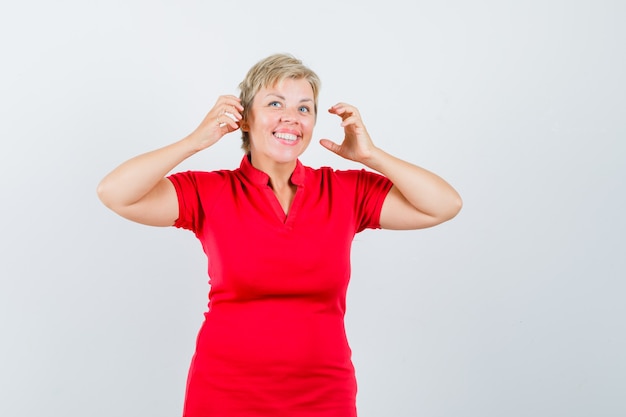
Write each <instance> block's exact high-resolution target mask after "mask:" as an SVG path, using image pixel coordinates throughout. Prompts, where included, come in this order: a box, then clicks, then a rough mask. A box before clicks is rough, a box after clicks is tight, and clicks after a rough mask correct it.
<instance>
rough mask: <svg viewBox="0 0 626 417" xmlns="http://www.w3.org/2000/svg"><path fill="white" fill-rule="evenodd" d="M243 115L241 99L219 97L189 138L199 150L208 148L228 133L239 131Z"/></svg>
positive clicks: (225, 96)
mask: <svg viewBox="0 0 626 417" xmlns="http://www.w3.org/2000/svg"><path fill="white" fill-rule="evenodd" d="M242 113H243V106H242V105H241V102H240V100H239V97H236V96H233V95H223V96H219V97H218V99H217V101H216V102H215V105H214V106H213V108H212V109H211V110H210V111H209V113H207V115H206V116H205V118H204V120H202V122H201V123H200V125H199V126H198V127H197V128H196V129H195V130H194V131H193V132H192V133H191V134H190V135H189V137H188V138H189V140H192V141H193V143H194V144H195V146H196V147H197V150H202V149H205V148H208V147H209V146H211V145H213V144H215V143H216V142H217V141H219V140H220V139H221V138H222V137H223V136H224V135H226V134H227V133H231V132H234V131H235V130H237V129H239V127H240V124H241V119H242V117H243V116H242Z"/></svg>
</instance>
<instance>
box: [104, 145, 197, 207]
mask: <svg viewBox="0 0 626 417" xmlns="http://www.w3.org/2000/svg"><path fill="white" fill-rule="evenodd" d="M196 152H197V150H196V149H195V148H194V147H193V146H192V144H191V141H189V140H187V138H185V139H182V140H180V141H178V142H175V143H172V144H171V145H168V146H165V147H163V148H159V149H156V150H154V151H151V152H147V153H144V154H141V155H138V156H136V157H134V158H131V159H129V160H128V161H126V162H124V163H122V164H121V165H119V166H118V167H117V168H115V169H114V170H113V171H111V172H110V173H109V174H108V175H107V176H105V177H104V178H103V179H102V181H100V183H99V184H98V189H97V192H98V197H99V198H100V200H101V201H102V202H103V203H104V204H105V205H106V206H107V207H110V208H114V207H125V206H130V205H132V204H134V203H136V202H137V201H139V200H140V199H141V198H142V197H144V196H145V195H146V194H148V193H149V192H150V191H151V190H152V189H153V188H154V187H155V186H156V185H157V184H158V183H159V181H161V180H162V179H163V177H165V176H166V175H167V174H168V173H169V172H170V171H171V170H172V169H173V168H174V167H176V166H177V165H178V164H180V163H181V162H182V161H184V160H185V159H187V158H189V157H190V156H192V155H193V154H195V153H196Z"/></svg>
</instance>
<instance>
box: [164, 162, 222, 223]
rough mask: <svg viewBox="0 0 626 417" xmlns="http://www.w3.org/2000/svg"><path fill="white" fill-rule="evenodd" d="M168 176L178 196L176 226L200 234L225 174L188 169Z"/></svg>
mask: <svg viewBox="0 0 626 417" xmlns="http://www.w3.org/2000/svg"><path fill="white" fill-rule="evenodd" d="M167 178H168V179H169V180H170V181H171V183H172V184H173V185H174V188H175V189H176V195H177V197H178V213H179V214H178V219H176V221H175V222H174V226H175V227H179V228H182V229H187V230H191V231H192V232H194V233H195V234H198V232H199V231H200V230H201V229H202V225H203V223H204V219H205V215H206V213H207V212H208V211H210V209H211V204H213V202H214V201H215V195H216V193H217V192H219V189H221V188H222V187H223V184H224V177H223V175H220V173H219V172H202V171H186V172H178V173H175V174H172V175H170V176H168V177H167Z"/></svg>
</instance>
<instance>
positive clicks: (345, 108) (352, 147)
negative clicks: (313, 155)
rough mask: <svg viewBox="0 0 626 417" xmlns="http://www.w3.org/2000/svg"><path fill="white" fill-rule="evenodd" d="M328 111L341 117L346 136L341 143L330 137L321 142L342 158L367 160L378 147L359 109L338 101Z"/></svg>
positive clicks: (359, 160) (361, 161)
mask: <svg viewBox="0 0 626 417" xmlns="http://www.w3.org/2000/svg"><path fill="white" fill-rule="evenodd" d="M328 112H329V113H331V114H336V115H337V116H339V117H341V126H342V127H343V129H344V132H345V136H344V138H343V141H342V142H341V144H337V143H335V142H333V141H331V140H330V139H321V140H320V144H321V145H322V146H323V147H325V148H326V149H328V150H330V151H332V152H334V153H336V154H337V155H339V156H341V157H342V158H346V159H350V160H352V161H356V162H360V163H364V162H365V161H367V160H368V159H369V158H370V157H371V156H372V154H373V153H374V151H375V150H376V147H375V146H374V143H373V142H372V139H371V138H370V135H369V133H367V129H365V125H364V124H363V120H362V119H361V115H360V114H359V110H358V109H357V108H356V107H354V106H351V105H349V104H346V103H338V104H335V105H334V106H332V107H331V108H330V109H328Z"/></svg>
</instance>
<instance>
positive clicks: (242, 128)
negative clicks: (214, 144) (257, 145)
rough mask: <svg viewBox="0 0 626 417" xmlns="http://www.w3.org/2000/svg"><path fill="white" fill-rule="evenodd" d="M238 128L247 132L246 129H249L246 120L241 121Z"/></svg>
mask: <svg viewBox="0 0 626 417" xmlns="http://www.w3.org/2000/svg"><path fill="white" fill-rule="evenodd" d="M239 128H240V129H241V130H242V131H243V132H247V131H248V130H250V127H249V126H248V122H246V121H245V120H242V121H241V124H240V125H239Z"/></svg>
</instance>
